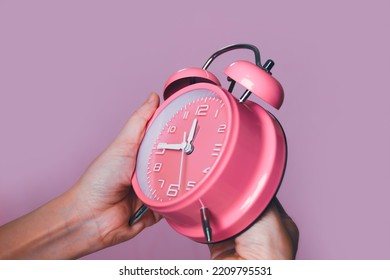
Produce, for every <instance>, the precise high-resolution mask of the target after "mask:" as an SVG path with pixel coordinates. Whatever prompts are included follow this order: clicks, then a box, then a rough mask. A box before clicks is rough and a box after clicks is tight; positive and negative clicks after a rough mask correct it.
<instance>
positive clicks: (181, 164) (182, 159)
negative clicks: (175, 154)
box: [179, 132, 186, 190]
mask: <svg viewBox="0 0 390 280" xmlns="http://www.w3.org/2000/svg"><path fill="white" fill-rule="evenodd" d="M185 141H186V133H185V132H184V137H183V143H184V144H186V142H185ZM183 161H184V149H182V150H181V157H180V168H179V190H180V187H181V179H182V175H183Z"/></svg>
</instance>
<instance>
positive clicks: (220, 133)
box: [130, 44, 287, 243]
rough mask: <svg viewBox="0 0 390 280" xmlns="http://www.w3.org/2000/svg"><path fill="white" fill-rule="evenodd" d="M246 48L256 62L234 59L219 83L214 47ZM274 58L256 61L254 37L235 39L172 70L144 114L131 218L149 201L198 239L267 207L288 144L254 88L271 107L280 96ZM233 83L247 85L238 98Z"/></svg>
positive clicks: (226, 233) (235, 226)
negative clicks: (199, 61)
mask: <svg viewBox="0 0 390 280" xmlns="http://www.w3.org/2000/svg"><path fill="white" fill-rule="evenodd" d="M235 49H249V50H252V51H253V52H254V54H255V63H252V62H249V61H243V60H240V61H236V62H234V63H232V64H231V65H230V66H228V67H227V68H226V70H225V74H226V75H227V76H228V80H229V81H230V86H229V88H228V89H225V88H223V87H222V86H221V83H220V82H219V81H218V79H217V77H216V76H215V75H214V74H212V73H211V72H209V71H208V70H207V68H208V66H209V65H210V64H211V62H212V61H213V60H214V59H215V58H216V57H218V56H219V55H221V54H223V53H225V52H227V51H231V50H235ZM273 65H274V63H273V61H271V60H268V61H267V62H266V63H265V64H264V65H262V64H261V62H260V53H259V51H258V49H257V48H256V47H255V46H253V45H248V44H236V45H231V46H227V47H225V48H223V49H221V50H219V51H217V52H216V53H214V54H213V55H212V56H211V57H210V58H209V59H208V60H207V62H206V63H205V65H204V66H203V67H202V68H186V69H183V70H181V71H179V72H177V73H175V74H174V75H172V76H171V77H170V78H169V79H168V81H167V83H166V84H165V88H164V98H165V101H164V102H163V103H162V104H161V106H160V107H159V108H158V109H157V111H156V112H155V114H154V116H153V118H152V119H151V120H150V122H149V124H148V127H147V130H146V133H145V136H144V138H143V140H142V143H141V145H140V147H139V150H138V155H137V163H136V170H135V173H134V176H133V180H132V183H133V188H134V191H135V193H136V195H137V196H138V197H139V199H140V200H141V201H142V202H143V203H144V206H143V207H141V208H140V209H139V210H138V212H137V213H136V214H135V215H134V216H133V217H132V219H131V221H130V223H131V224H132V223H135V222H136V221H137V220H138V219H139V218H140V217H141V216H142V215H143V213H145V211H147V209H151V210H153V211H155V212H157V213H160V214H161V215H162V216H163V217H164V218H165V219H166V221H167V222H168V223H169V225H170V226H171V227H172V228H173V229H175V230H176V231H177V232H179V233H180V234H182V235H185V236H187V237H189V238H191V239H192V240H195V241H197V242H202V243H210V242H219V241H222V240H225V239H228V238H231V237H233V236H235V235H237V234H239V233H240V232H242V231H243V230H245V229H246V228H247V227H248V226H250V225H251V224H252V223H253V222H254V221H255V220H256V219H257V218H258V217H259V215H260V214H261V213H262V212H263V211H264V210H265V209H266V207H267V205H268V204H269V203H270V201H271V200H272V198H273V197H274V196H275V195H276V192H277V190H278V188H279V186H280V184H281V181H282V178H283V174H284V170H285V166H286V158H287V145H286V138H285V134H284V132H283V129H282V127H281V125H280V123H279V122H278V120H277V119H276V118H275V117H274V116H273V115H272V114H271V113H270V112H268V111H267V110H265V109H264V108H263V107H262V106H260V105H259V104H256V103H254V102H252V101H249V100H247V98H248V97H249V95H250V94H251V93H254V94H255V95H257V96H258V97H260V98H261V99H263V100H264V101H265V102H267V103H268V104H270V105H272V106H273V107H274V108H276V109H279V108H280V106H281V105H282V103H283V99H284V93H283V88H282V86H281V85H280V83H279V82H278V81H277V80H276V79H274V78H273V77H272V76H271V73H270V70H271V68H272V66H273ZM236 83H238V84H240V85H241V86H243V87H244V88H246V91H245V92H244V93H243V94H242V95H241V97H240V98H236V97H235V96H234V95H233V94H232V91H233V89H234V87H235V84H236Z"/></svg>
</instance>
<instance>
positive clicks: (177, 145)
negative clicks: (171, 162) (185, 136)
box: [157, 142, 186, 151]
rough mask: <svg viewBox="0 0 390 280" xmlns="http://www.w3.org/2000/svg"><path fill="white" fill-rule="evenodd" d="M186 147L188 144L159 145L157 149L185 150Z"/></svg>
mask: <svg viewBox="0 0 390 280" xmlns="http://www.w3.org/2000/svg"><path fill="white" fill-rule="evenodd" d="M185 146H186V142H183V143H180V144H168V143H164V142H162V143H158V145H157V149H167V150H177V151H180V150H183V149H184V148H185Z"/></svg>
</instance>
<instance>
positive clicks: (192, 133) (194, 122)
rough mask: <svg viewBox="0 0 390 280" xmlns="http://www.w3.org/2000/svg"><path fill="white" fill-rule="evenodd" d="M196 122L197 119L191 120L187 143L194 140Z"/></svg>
mask: <svg viewBox="0 0 390 280" xmlns="http://www.w3.org/2000/svg"><path fill="white" fill-rule="evenodd" d="M197 124H198V119H194V121H193V122H192V126H191V130H190V133H189V134H188V138H187V143H189V144H190V143H191V142H192V141H193V140H194V136H195V131H196V125H197Z"/></svg>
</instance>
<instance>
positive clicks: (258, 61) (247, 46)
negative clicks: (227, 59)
mask: <svg viewBox="0 0 390 280" xmlns="http://www.w3.org/2000/svg"><path fill="white" fill-rule="evenodd" d="M237 49H249V50H252V51H253V53H254V54H255V62H256V65H257V66H259V67H261V68H263V66H262V64H261V59H260V51H259V49H258V48H257V47H256V46H254V45H250V44H234V45H229V46H226V47H224V48H222V49H220V50H218V51H216V52H215V53H213V54H212V55H211V56H210V57H209V59H208V60H207V61H206V63H205V64H204V65H203V67H202V69H204V70H206V69H207V68H208V67H209V66H210V64H211V62H213V60H214V59H216V58H217V57H218V56H220V55H221V54H224V53H226V52H229V51H232V50H237Z"/></svg>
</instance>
